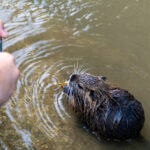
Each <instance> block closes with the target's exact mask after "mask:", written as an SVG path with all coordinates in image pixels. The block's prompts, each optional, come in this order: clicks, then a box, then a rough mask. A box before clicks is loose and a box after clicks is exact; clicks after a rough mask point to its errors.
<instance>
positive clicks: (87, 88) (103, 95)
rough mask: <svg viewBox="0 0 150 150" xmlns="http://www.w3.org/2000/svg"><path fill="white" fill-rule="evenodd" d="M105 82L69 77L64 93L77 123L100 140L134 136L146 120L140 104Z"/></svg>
mask: <svg viewBox="0 0 150 150" xmlns="http://www.w3.org/2000/svg"><path fill="white" fill-rule="evenodd" d="M105 80H106V78H105V77H99V76H93V75H90V74H87V73H82V74H72V75H71V76H70V79H69V83H68V85H67V86H65V87H64V89H63V90H64V93H65V94H67V96H68V97H69V99H70V102H71V104H72V106H73V109H74V111H75V112H76V113H77V115H78V117H79V118H80V120H81V121H82V122H83V123H86V125H87V127H89V128H90V130H91V131H94V132H95V133H96V135H98V136H99V137H102V138H105V139H129V138H134V137H137V136H138V135H139V133H140V130H141V129H142V127H143V124H144V118H145V117H144V111H143V108H142V105H141V103H140V102H139V101H137V100H136V99H135V98H134V96H133V95H131V94H130V93H129V92H128V91H126V90H124V89H120V88H118V87H113V86H112V85H110V84H108V83H107V82H106V81H105Z"/></svg>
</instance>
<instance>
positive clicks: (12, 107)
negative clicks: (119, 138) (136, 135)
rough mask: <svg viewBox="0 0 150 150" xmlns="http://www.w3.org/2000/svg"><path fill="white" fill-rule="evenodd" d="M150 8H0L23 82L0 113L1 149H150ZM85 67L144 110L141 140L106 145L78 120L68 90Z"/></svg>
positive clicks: (65, 1) (50, 3)
mask: <svg viewBox="0 0 150 150" xmlns="http://www.w3.org/2000/svg"><path fill="white" fill-rule="evenodd" d="M149 18H150V1H149V0H0V19H2V20H3V21H4V22H5V28H6V29H7V31H8V32H9V38H8V39H6V40H4V47H3V48H4V51H7V52H10V53H12V54H13V55H14V56H15V58H16V63H17V65H18V67H19V69H20V72H21V75H20V79H19V81H18V83H17V88H16V91H15V92H14V95H13V96H12V97H11V98H10V101H9V103H8V104H7V105H5V107H3V108H0V149H2V150H3V149H4V150H25V149H28V150H34V149H37V150H46V149H48V150H52V149H54V150H62V149H67V150H70V149H72V150H91V149H92V150H116V149H118V150H120V149H123V150H132V149H136V150H141V149H142V150H148V149H150V142H149V141H150V126H149V124H150V101H149V99H150V84H149V83H150V63H149V61H150V60H149V58H150V20H149ZM77 63H78V64H79V65H80V66H81V65H84V66H86V68H88V69H89V72H90V73H92V74H95V75H104V76H107V78H108V79H109V80H110V81H111V82H113V83H115V84H116V85H118V86H120V87H122V88H125V89H128V90H129V91H130V92H131V93H133V94H134V95H135V97H136V98H137V99H139V101H141V102H142V104H143V107H144V109H145V115H146V122H145V126H144V128H143V130H142V138H140V139H136V140H132V141H130V142H129V141H128V142H123V143H122V142H104V141H99V140H98V139H97V138H96V137H95V136H94V135H92V134H91V133H89V131H88V130H87V129H86V128H85V127H84V125H82V124H81V123H80V122H79V121H78V120H77V118H76V116H75V115H74V113H73V111H72V109H71V107H70V105H69V104H68V103H67V99H66V97H65V96H64V95H63V93H62V89H60V88H59V87H58V86H56V85H53V84H55V83H57V82H62V81H65V80H67V79H68V77H69V75H70V74H71V73H72V71H73V68H74V65H76V64H77Z"/></svg>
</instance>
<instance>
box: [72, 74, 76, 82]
mask: <svg viewBox="0 0 150 150" xmlns="http://www.w3.org/2000/svg"><path fill="white" fill-rule="evenodd" d="M77 78H78V76H77V75H76V74H73V75H71V77H70V81H71V82H73V81H75V80H76V79H77Z"/></svg>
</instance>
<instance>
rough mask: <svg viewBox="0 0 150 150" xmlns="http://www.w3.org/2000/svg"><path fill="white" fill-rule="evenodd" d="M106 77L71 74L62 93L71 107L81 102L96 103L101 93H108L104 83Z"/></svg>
mask: <svg viewBox="0 0 150 150" xmlns="http://www.w3.org/2000/svg"><path fill="white" fill-rule="evenodd" d="M105 80H106V77H104V76H93V75H90V74H86V73H84V74H72V75H71V76H70V79H69V84H68V86H67V87H64V92H65V93H66V94H67V95H68V97H69V99H70V101H71V102H72V104H73V105H75V104H76V103H78V104H79V103H82V102H83V101H85V100H86V101H96V100H99V96H100V95H101V94H103V92H107V91H108V88H109V87H108V85H107V84H106V83H105Z"/></svg>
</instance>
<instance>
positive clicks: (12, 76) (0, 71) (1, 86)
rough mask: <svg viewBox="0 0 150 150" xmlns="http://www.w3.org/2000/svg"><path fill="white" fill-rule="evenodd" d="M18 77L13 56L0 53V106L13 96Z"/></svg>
mask: <svg viewBox="0 0 150 150" xmlns="http://www.w3.org/2000/svg"><path fill="white" fill-rule="evenodd" d="M18 77H19V70H18V68H17V66H16V63H15V58H14V56H13V55H11V54H9V53H6V52H2V53H0V105H2V104H4V103H6V102H7V101H8V99H9V97H10V96H11V95H12V94H13V91H14V89H15V87H16V82H17V79H18Z"/></svg>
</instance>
